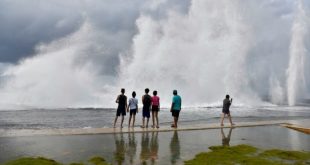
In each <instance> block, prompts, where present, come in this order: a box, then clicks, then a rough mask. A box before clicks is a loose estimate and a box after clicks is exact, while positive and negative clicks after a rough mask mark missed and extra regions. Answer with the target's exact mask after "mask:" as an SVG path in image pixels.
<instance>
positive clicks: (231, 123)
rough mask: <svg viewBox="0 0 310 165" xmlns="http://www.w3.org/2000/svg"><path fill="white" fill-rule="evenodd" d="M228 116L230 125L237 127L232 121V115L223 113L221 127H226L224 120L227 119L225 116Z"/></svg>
mask: <svg viewBox="0 0 310 165" xmlns="http://www.w3.org/2000/svg"><path fill="white" fill-rule="evenodd" d="M226 115H227V117H228V120H229V122H230V125H231V126H233V125H235V124H234V123H233V122H232V120H231V116H230V114H229V113H228V114H225V113H223V114H222V116H221V126H224V123H223V122H224V118H225V116H226Z"/></svg>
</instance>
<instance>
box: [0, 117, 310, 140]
mask: <svg viewBox="0 0 310 165" xmlns="http://www.w3.org/2000/svg"><path fill="white" fill-rule="evenodd" d="M235 124H236V125H234V127H255V126H268V125H281V124H282V125H285V124H289V125H298V126H302V127H304V128H308V129H309V128H310V119H305V120H275V121H255V122H238V123H235ZM229 127H231V126H230V124H228V123H226V124H225V126H223V127H221V126H220V125H219V123H212V124H199V125H190V126H182V122H181V123H180V125H179V127H178V128H171V127H168V126H162V127H160V128H159V129H157V128H150V127H149V128H140V127H134V128H132V127H130V128H128V127H124V128H70V129H69V128H66V129H0V137H18V136H47V135H87V134H111V133H129V132H137V133H138V132H154V131H155V132H167V131H174V130H178V131H190V130H204V129H219V128H229Z"/></svg>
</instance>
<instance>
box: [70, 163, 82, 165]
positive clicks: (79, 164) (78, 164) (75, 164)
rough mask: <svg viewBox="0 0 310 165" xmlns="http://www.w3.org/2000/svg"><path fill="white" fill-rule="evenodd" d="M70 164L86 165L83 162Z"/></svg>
mask: <svg viewBox="0 0 310 165" xmlns="http://www.w3.org/2000/svg"><path fill="white" fill-rule="evenodd" d="M70 165H84V164H83V163H70Z"/></svg>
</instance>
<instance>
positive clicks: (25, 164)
mask: <svg viewBox="0 0 310 165" xmlns="http://www.w3.org/2000/svg"><path fill="white" fill-rule="evenodd" d="M88 162H89V163H90V164H92V165H109V163H107V162H106V161H105V159H104V158H102V157H99V156H96V157H93V158H91V159H89V160H88ZM89 163H86V164H88V165H89ZM3 165H63V164H61V163H58V162H56V161H55V160H52V159H47V158H43V157H38V158H20V159H16V160H12V161H9V162H7V163H4V164H3ZM70 165H84V163H71V164H70Z"/></svg>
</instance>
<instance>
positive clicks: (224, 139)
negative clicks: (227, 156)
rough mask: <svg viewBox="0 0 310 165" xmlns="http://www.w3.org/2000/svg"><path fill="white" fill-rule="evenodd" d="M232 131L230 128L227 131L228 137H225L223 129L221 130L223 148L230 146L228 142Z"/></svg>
mask: <svg viewBox="0 0 310 165" xmlns="http://www.w3.org/2000/svg"><path fill="white" fill-rule="evenodd" d="M232 129H233V128H230V129H229V133H228V135H227V136H225V133H224V130H223V128H221V134H222V145H223V146H228V147H229V146H230V145H229V142H230V136H231V132H232Z"/></svg>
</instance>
